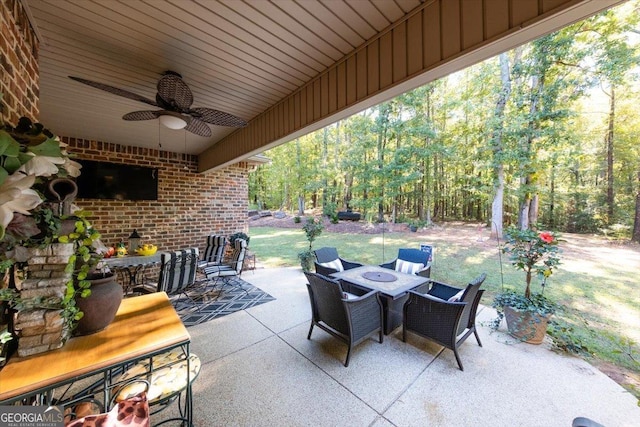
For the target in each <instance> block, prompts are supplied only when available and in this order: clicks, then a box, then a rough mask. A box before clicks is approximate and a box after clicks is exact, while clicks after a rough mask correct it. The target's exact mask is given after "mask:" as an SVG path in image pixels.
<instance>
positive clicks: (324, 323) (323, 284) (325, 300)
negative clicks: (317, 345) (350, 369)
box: [305, 273, 383, 367]
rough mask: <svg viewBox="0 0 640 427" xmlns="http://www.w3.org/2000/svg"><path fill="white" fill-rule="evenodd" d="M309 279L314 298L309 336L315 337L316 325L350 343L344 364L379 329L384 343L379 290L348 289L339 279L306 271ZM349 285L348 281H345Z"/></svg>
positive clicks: (310, 297)
mask: <svg viewBox="0 0 640 427" xmlns="http://www.w3.org/2000/svg"><path fill="white" fill-rule="evenodd" d="M305 275H306V276H307V280H308V281H309V283H308V284H307V290H308V291H309V300H310V302H311V312H312V318H311V326H310V327H309V334H308V335H307V339H309V340H310V339H311V332H313V327H314V326H317V327H319V328H320V329H322V330H324V331H325V332H327V333H329V334H330V335H332V336H334V337H335V338H337V339H339V340H340V341H342V342H344V343H346V344H347V345H348V346H349V349H348V350H347V358H346V359H345V362H344V366H345V367H347V366H349V358H350V357H351V349H352V348H353V347H354V346H355V345H357V344H359V343H361V342H362V341H364V340H365V339H367V338H368V337H369V336H371V335H372V334H375V333H377V334H378V337H379V341H380V343H382V340H383V334H382V303H381V302H380V298H379V296H378V291H369V292H367V293H364V294H363V291H360V290H358V289H355V288H354V289H348V290H350V291H352V292H353V293H349V292H345V291H344V290H343V287H342V285H341V283H340V282H339V281H338V280H333V279H330V278H328V277H325V276H322V275H320V274H317V273H305ZM345 286H348V284H346V283H345Z"/></svg>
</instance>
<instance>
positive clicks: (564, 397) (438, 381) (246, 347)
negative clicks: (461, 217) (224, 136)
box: [154, 268, 640, 427]
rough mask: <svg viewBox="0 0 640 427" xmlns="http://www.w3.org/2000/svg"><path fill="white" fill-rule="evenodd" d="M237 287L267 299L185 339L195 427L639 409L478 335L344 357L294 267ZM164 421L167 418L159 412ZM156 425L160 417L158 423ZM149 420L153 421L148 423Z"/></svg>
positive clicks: (253, 276)
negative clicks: (249, 287) (317, 321)
mask: <svg viewBox="0 0 640 427" xmlns="http://www.w3.org/2000/svg"><path fill="white" fill-rule="evenodd" d="M242 277H243V279H244V280H246V281H248V282H250V283H252V284H254V285H255V286H258V287H259V288H261V289H263V290H264V291H266V292H268V293H270V294H271V295H273V296H274V297H275V298H276V300H275V301H271V302H268V303H266V304H263V305H259V306H256V307H253V308H250V309H248V310H246V311H245V310H242V311H238V312H235V313H233V314H231V315H228V316H225V317H221V318H218V319H215V320H213V321H210V322H208V323H204V324H201V325H198V326H195V327H192V328H189V332H190V333H191V336H192V346H191V350H192V352H193V353H196V354H197V355H198V356H199V357H200V359H201V361H202V369H201V372H200V375H199V377H198V378H197V379H196V380H195V382H194V385H193V393H194V425H195V426H197V427H212V426H375V427H385V426H489V425H490V426H505V427H506V426H509V427H513V426H527V427H531V426H571V422H572V420H573V419H574V418H575V417H578V416H582V417H588V418H591V419H593V420H594V421H597V422H599V423H601V424H603V425H605V426H609V427H613V426H616V427H617V426H638V425H640V407H638V405H637V399H635V398H634V397H633V396H632V395H631V394H629V393H628V392H626V391H625V390H624V389H623V388H622V387H620V386H619V385H618V384H616V383H615V382H614V381H613V380H611V379H609V378H608V377H607V376H606V375H604V374H603V373H601V372H600V371H598V370H597V369H596V368H594V367H592V366H591V365H589V364H588V363H587V362H585V361H583V360H581V359H578V358H575V357H570V356H566V355H561V354H557V353H554V352H553V351H550V350H549V348H548V346H547V345H545V344H543V345H540V346H535V345H530V344H525V343H515V342H514V341H513V340H512V339H510V338H509V336H508V335H506V334H504V333H500V332H497V333H493V334H490V333H489V329H488V327H487V326H484V325H482V322H483V321H488V320H490V319H491V318H493V317H494V315H495V312H494V311H493V310H492V309H491V308H488V307H481V309H480V310H479V314H478V322H477V323H478V324H479V328H480V331H479V334H480V338H481V340H482V343H483V347H479V346H478V345H477V344H476V342H475V339H474V338H473V337H470V338H469V339H468V340H467V341H466V342H465V343H464V344H463V345H462V346H461V348H460V355H461V358H462V361H463V363H464V366H465V371H464V372H462V371H460V370H459V369H458V367H457V365H456V362H455V358H454V356H453V353H452V352H451V351H450V350H444V351H443V349H442V347H440V346H438V345H435V344H433V343H431V342H429V341H427V340H425V339H422V338H419V337H416V336H415V335H412V336H410V339H409V340H408V342H407V343H404V342H402V339H401V338H402V328H401V327H400V328H398V329H396V330H395V331H394V332H393V333H391V334H390V335H388V336H385V340H384V343H383V344H379V343H378V342H377V341H375V340H373V339H371V340H368V341H365V342H364V343H362V344H360V345H359V346H357V347H355V348H354V351H353V354H352V356H351V363H350V365H349V367H348V368H345V367H344V366H343V364H342V363H343V361H344V357H345V355H346V346H345V345H344V344H342V343H340V342H338V341H337V340H336V339H334V338H333V337H331V336H330V335H328V334H327V333H325V332H324V331H322V330H320V329H318V328H314V332H313V336H312V339H311V340H307V332H308V329H309V321H310V319H311V311H310V306H309V297H308V294H307V290H306V287H305V283H306V279H305V277H304V275H303V274H302V271H301V270H300V268H281V269H258V270H255V271H249V272H245V273H244V274H243V276H242ZM168 412H169V413H170V412H171V411H168ZM159 415H160V414H159ZM156 421H157V420H154V422H156Z"/></svg>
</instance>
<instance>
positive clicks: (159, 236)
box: [63, 138, 248, 251]
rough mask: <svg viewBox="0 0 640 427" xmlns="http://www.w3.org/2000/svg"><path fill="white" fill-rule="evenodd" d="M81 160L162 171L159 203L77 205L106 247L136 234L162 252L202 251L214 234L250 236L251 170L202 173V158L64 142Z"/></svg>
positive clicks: (238, 168)
mask: <svg viewBox="0 0 640 427" xmlns="http://www.w3.org/2000/svg"><path fill="white" fill-rule="evenodd" d="M63 141H64V142H66V143H68V144H69V147H68V151H69V153H72V154H74V155H75V156H76V157H77V158H78V159H86V160H97V161H105V162H113V163H123V164H130V165H139V166H146V167H154V168H158V178H159V179H158V181H159V182H158V200H149V201H147V200H143V201H117V200H93V199H77V200H76V204H77V205H78V206H80V207H81V208H83V209H85V210H88V211H90V212H91V213H92V215H91V216H90V217H89V219H90V221H91V223H92V224H93V225H94V226H95V228H96V229H97V230H98V231H99V232H100V234H101V235H102V241H103V242H104V243H105V244H106V245H108V246H111V245H114V244H116V243H118V242H119V241H120V240H124V241H125V243H126V241H127V238H128V237H129V235H130V234H131V232H132V231H133V229H136V230H137V231H138V234H140V235H141V236H142V243H154V244H157V245H158V247H159V248H160V250H175V249H179V248H184V247H191V246H195V247H198V248H199V249H200V250H201V251H203V250H204V247H205V245H206V236H208V235H209V234H214V233H215V234H224V235H227V236H228V235H230V234H233V233H235V232H237V231H244V232H247V231H248V225H247V207H248V206H247V204H248V199H247V195H248V165H247V164H246V163H244V162H240V163H238V164H235V165H232V166H229V167H227V168H225V169H223V170H221V171H215V172H209V173H207V174H199V173H197V158H196V157H195V156H185V155H184V154H180V153H171V152H167V151H159V150H156V149H147V148H137V147H127V146H122V145H118V144H112V143H105V142H97V141H88V140H80V139H74V138H63Z"/></svg>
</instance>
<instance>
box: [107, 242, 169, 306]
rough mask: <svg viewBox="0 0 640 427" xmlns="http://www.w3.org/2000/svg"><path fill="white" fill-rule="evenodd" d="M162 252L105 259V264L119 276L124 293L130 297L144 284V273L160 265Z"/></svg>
mask: <svg viewBox="0 0 640 427" xmlns="http://www.w3.org/2000/svg"><path fill="white" fill-rule="evenodd" d="M161 257H162V252H156V253H155V254H153V255H127V256H123V257H112V258H104V262H105V264H107V265H108V266H109V268H110V269H112V270H114V271H115V272H116V274H117V275H118V279H119V282H120V284H121V285H122V289H123V293H124V294H125V295H128V294H129V293H130V292H131V291H132V290H133V289H134V288H135V287H136V285H141V284H143V283H142V282H143V281H144V272H145V271H146V269H147V268H149V267H151V266H154V265H158V264H160V260H161Z"/></svg>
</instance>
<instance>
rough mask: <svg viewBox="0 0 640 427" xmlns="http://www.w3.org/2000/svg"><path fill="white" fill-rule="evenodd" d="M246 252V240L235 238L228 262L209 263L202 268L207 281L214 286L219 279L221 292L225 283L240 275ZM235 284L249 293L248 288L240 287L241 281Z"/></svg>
mask: <svg viewBox="0 0 640 427" xmlns="http://www.w3.org/2000/svg"><path fill="white" fill-rule="evenodd" d="M246 253H247V242H246V241H245V240H244V239H236V240H235V242H234V243H233V254H232V255H231V260H230V261H229V262H228V263H221V264H209V265H207V266H205V267H204V268H203V269H202V271H203V272H204V274H205V276H206V278H207V281H209V282H213V287H215V286H216V285H217V283H218V281H219V280H221V281H222V286H221V287H220V292H222V290H223V289H224V287H225V286H226V285H227V284H230V283H231V280H232V279H233V278H236V277H240V275H241V274H242V267H243V264H244V258H245V256H246ZM235 286H237V287H239V288H240V289H242V290H243V291H245V292H246V293H249V291H248V290H246V289H245V288H243V287H242V284H241V283H235Z"/></svg>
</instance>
